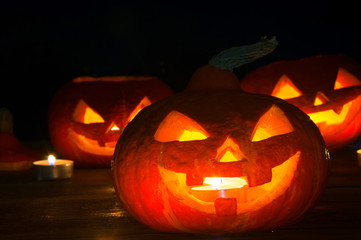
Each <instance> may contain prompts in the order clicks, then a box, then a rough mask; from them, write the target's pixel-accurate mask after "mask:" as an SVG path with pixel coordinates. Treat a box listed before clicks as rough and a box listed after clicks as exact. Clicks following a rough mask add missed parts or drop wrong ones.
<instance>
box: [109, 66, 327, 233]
mask: <svg viewBox="0 0 361 240" xmlns="http://www.w3.org/2000/svg"><path fill="white" fill-rule="evenodd" d="M222 71H223V72H224V74H222ZM205 76H209V78H210V79H209V80H210V85H208V84H207V82H206V81H205V79H204V77H205ZM214 77H215V78H214ZM229 77H230V78H229ZM217 78H219V79H218V80H217ZM234 80H235V78H234V75H232V74H229V72H228V71H226V70H221V69H218V68H216V67H213V66H209V65H207V66H205V67H203V68H201V69H199V71H197V72H196V73H195V74H194V75H193V77H192V79H191V82H190V84H189V85H188V88H187V90H186V91H183V92H181V93H178V94H175V95H173V96H171V97H168V98H166V99H163V100H161V101H159V102H157V103H154V104H152V106H150V107H148V108H146V109H143V110H142V111H141V112H140V113H139V114H138V116H137V118H136V119H134V121H132V122H131V123H130V124H129V125H128V126H127V127H126V128H125V130H124V132H123V134H122V136H121V137H120V138H119V140H118V143H117V146H116V149H115V152H114V161H113V167H112V172H113V180H114V186H115V189H116V192H117V194H118V196H119V198H120V201H121V202H122V204H123V206H124V207H125V209H126V210H127V211H128V212H129V213H130V214H132V215H133V216H134V217H135V218H136V219H138V220H139V221H141V222H143V223H144V224H146V225H148V226H150V227H153V228H155V229H157V230H160V231H168V232H196V233H207V234H223V233H241V232H245V231H250V230H260V229H270V228H274V227H279V226H282V225H286V224H290V223H292V222H294V221H295V220H297V219H299V217H300V216H303V214H304V213H305V212H306V211H307V210H308V209H309V208H310V207H311V206H312V205H313V204H314V202H315V200H316V199H317V198H318V196H319V194H320V192H321V189H322V188H323V185H324V182H325V173H326V165H327V163H326V162H327V161H326V158H327V150H326V149H325V146H324V142H323V139H322V136H321V135H320V133H319V130H318V129H317V127H316V126H315V125H314V123H313V122H312V121H311V120H310V119H309V117H308V116H307V115H306V114H304V113H303V112H302V111H300V110H299V109H297V108H296V107H294V106H293V105H291V104H288V103H287V102H285V101H283V100H281V99H278V98H274V97H270V96H266V95H255V94H247V93H244V92H243V91H241V89H240V87H239V82H238V81H234ZM200 82H201V83H200ZM199 83H200V84H199ZM223 84H224V85H223ZM222 85H223V86H222ZM202 86H204V87H202Z"/></svg>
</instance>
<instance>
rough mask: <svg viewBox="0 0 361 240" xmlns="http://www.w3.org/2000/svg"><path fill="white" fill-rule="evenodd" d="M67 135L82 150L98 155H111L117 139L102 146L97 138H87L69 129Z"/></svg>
mask: <svg viewBox="0 0 361 240" xmlns="http://www.w3.org/2000/svg"><path fill="white" fill-rule="evenodd" d="M69 137H70V139H72V142H73V143H75V145H76V146H77V147H78V148H79V149H81V150H82V151H84V152H87V153H91V154H94V155H100V156H112V155H113V153H114V149H115V145H116V143H117V141H110V142H106V143H105V144H104V146H99V143H98V141H97V140H94V139H91V138H87V137H85V136H84V135H81V134H78V133H76V132H74V131H73V130H71V129H69Z"/></svg>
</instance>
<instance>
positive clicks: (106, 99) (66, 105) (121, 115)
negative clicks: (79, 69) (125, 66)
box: [49, 76, 172, 167]
mask: <svg viewBox="0 0 361 240" xmlns="http://www.w3.org/2000/svg"><path fill="white" fill-rule="evenodd" d="M171 94H172V91H171V90H170V88H169V87H168V86H166V84H164V83H163V82H162V81H160V80H159V79H158V78H155V77H131V76H117V77H102V78H92V77H79V78H76V79H74V80H73V81H72V82H69V83H68V84H66V85H65V86H63V87H62V88H61V89H60V90H59V91H58V92H57V93H56V95H55V96H54V99H53V101H52V103H51V106H50V108H49V134H50V137H51V141H52V143H53V145H54V148H55V149H56V150H57V151H58V152H59V153H60V154H61V155H63V156H64V157H66V158H69V159H72V160H75V162H76V165H77V166H104V167H105V166H110V161H111V158H112V155H113V152H114V147H115V144H116V141H117V140H118V138H119V136H120V134H121V133H122V131H123V129H124V127H125V126H126V125H127V124H128V123H129V122H130V121H131V120H132V119H133V118H134V117H135V115H136V114H137V113H138V112H139V111H140V110H141V109H142V108H144V107H146V106H148V105H150V104H151V103H153V102H155V101H157V100H159V99H162V98H164V97H167V96H169V95H171Z"/></svg>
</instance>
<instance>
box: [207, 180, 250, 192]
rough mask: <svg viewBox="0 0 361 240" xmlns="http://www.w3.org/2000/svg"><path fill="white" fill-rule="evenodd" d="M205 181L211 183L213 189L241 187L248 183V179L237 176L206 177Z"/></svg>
mask: <svg viewBox="0 0 361 240" xmlns="http://www.w3.org/2000/svg"><path fill="white" fill-rule="evenodd" d="M203 183H205V184H209V185H211V186H212V189H213V190H220V189H230V188H241V187H243V186H245V185H247V184H248V183H247V180H246V179H243V178H237V177H235V178H229V177H220V178H219V177H206V178H205V179H204V181H203Z"/></svg>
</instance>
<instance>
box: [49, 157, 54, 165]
mask: <svg viewBox="0 0 361 240" xmlns="http://www.w3.org/2000/svg"><path fill="white" fill-rule="evenodd" d="M48 162H49V165H54V164H55V157H54V155H49V156H48Z"/></svg>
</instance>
